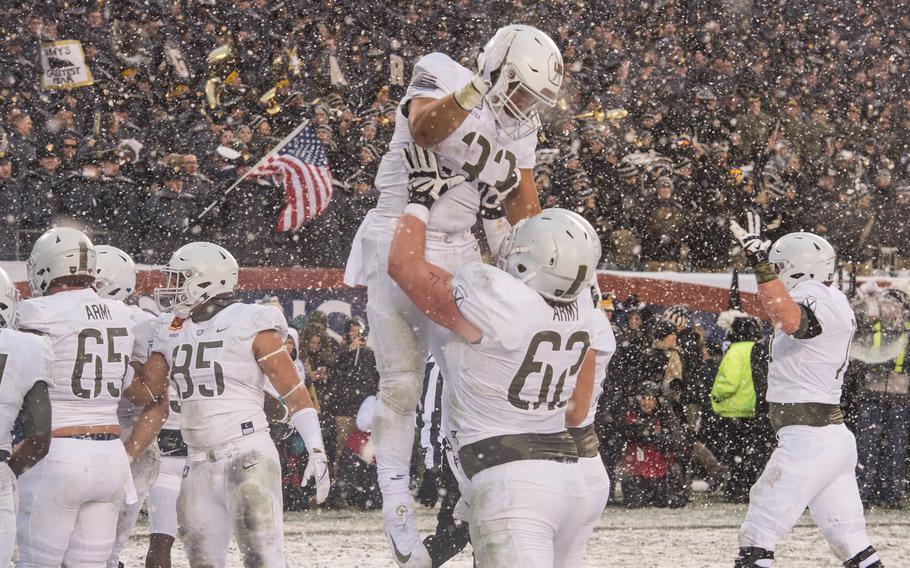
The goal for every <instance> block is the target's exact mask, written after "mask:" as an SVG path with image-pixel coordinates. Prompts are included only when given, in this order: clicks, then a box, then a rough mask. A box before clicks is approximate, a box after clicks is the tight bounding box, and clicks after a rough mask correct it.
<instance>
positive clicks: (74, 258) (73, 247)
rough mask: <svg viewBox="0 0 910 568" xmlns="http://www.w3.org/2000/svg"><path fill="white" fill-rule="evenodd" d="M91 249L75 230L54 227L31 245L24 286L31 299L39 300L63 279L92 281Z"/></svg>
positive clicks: (85, 239) (93, 247) (92, 261)
mask: <svg viewBox="0 0 910 568" xmlns="http://www.w3.org/2000/svg"><path fill="white" fill-rule="evenodd" d="M95 264H96V257H95V245H93V244H92V241H91V240H89V238H88V237H87V236H86V235H85V233H83V232H82V231H80V230H78V229H73V228H71V227H57V228H55V229H51V230H50V231H47V232H46V233H44V234H43V235H41V236H40V237H38V240H37V241H35V246H33V247H32V254H31V255H29V257H28V262H27V263H26V268H27V269H28V283H29V286H30V287H31V289H32V295H33V296H43V295H44V293H45V292H47V289H48V287H49V286H50V284H51V282H52V281H53V280H54V279H56V278H61V277H63V276H91V277H92V278H94V277H95Z"/></svg>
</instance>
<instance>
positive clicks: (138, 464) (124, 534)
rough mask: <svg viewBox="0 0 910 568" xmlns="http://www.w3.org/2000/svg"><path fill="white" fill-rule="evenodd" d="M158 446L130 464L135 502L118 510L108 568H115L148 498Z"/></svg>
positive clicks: (148, 448)
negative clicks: (115, 532) (118, 515)
mask: <svg viewBox="0 0 910 568" xmlns="http://www.w3.org/2000/svg"><path fill="white" fill-rule="evenodd" d="M158 466H159V461H158V444H157V443H156V442H152V443H151V444H150V445H149V447H147V448H146V449H145V450H144V451H143V452H142V453H141V454H140V455H139V457H138V458H136V459H135V460H134V461H133V463H131V464H130V473H131V474H132V476H133V487H135V488H136V502H135V503H132V504H129V505H127V504H126V503H124V504H123V508H122V509H120V517H119V518H118V519H117V538H116V539H115V540H114V548H113V549H112V550H111V556H110V558H108V560H107V565H108V568H117V563H118V558H119V556H120V551H121V550H123V547H124V545H126V541H127V540H129V538H130V535H131V534H133V529H134V528H135V527H136V521H137V520H139V510H140V509H141V508H142V504H143V503H144V502H145V498H146V497H148V494H149V490H150V489H151V488H152V485H153V484H154V483H155V478H157V477H158Z"/></svg>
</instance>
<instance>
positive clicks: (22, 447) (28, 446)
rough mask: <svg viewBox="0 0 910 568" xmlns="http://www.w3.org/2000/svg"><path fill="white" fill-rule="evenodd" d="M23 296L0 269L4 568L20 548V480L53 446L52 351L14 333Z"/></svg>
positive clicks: (0, 537) (0, 561) (0, 556)
mask: <svg viewBox="0 0 910 568" xmlns="http://www.w3.org/2000/svg"><path fill="white" fill-rule="evenodd" d="M18 303H19V291H18V290H17V289H16V285H15V284H13V282H12V280H10V278H9V276H7V274H6V272H5V271H4V270H3V269H2V268H0V566H9V563H10V559H12V557H13V550H14V548H15V546H16V480H15V478H16V477H19V476H20V475H22V473H23V472H25V471H26V470H27V469H29V468H30V467H32V466H34V465H35V464H36V463H38V461H39V460H41V458H43V457H44V456H45V455H47V450H48V448H49V447H50V444H51V402H50V399H49V398H48V394H47V386H48V384H49V383H51V382H52V378H51V361H53V355H51V351H50V346H49V345H48V342H47V341H46V339H45V338H43V337H41V336H38V335H31V334H28V333H21V332H19V331H16V327H17V325H18V321H17V318H16V308H17V304H18ZM20 412H21V415H22V430H23V434H24V436H25V437H24V439H23V440H22V442H20V443H19V444H18V445H17V446H16V449H15V451H14V450H13V438H12V429H13V424H14V423H15V421H16V418H17V417H18V416H19V415H20Z"/></svg>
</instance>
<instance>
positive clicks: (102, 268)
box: [92, 245, 136, 302]
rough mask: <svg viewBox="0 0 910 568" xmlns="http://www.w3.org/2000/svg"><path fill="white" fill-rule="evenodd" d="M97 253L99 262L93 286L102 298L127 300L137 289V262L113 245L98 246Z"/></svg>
mask: <svg viewBox="0 0 910 568" xmlns="http://www.w3.org/2000/svg"><path fill="white" fill-rule="evenodd" d="M95 254H96V255H97V258H98V262H97V265H96V266H95V283H94V284H93V285H92V287H93V288H94V289H95V291H96V292H98V295H99V296H101V297H102V298H110V299H111V300H120V301H121V302H125V301H126V299H127V298H129V297H130V296H131V295H132V294H133V291H135V290H136V263H135V262H133V259H132V258H131V257H130V255H128V254H126V253H125V252H123V251H122V250H120V249H118V248H117V247H112V246H111V245H98V246H96V247H95Z"/></svg>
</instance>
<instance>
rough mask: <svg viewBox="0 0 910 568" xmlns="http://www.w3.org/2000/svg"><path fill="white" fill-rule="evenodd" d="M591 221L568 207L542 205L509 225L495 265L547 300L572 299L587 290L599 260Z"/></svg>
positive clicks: (562, 300) (598, 244) (560, 300)
mask: <svg viewBox="0 0 910 568" xmlns="http://www.w3.org/2000/svg"><path fill="white" fill-rule="evenodd" d="M590 225H591V224H590V223H588V222H587V221H586V220H585V219H584V218H583V217H581V216H580V215H578V214H576V213H573V212H571V211H566V210H565V209H545V210H544V211H542V212H541V213H538V214H537V215H535V216H534V217H531V218H529V219H523V220H521V221H519V222H518V224H516V225H515V226H514V227H512V231H511V232H510V233H509V235H508V236H506V238H505V239H503V241H502V245H501V246H500V249H499V262H498V266H499V268H500V269H502V270H504V271H506V272H508V273H509V274H511V275H512V276H514V277H515V278H518V279H519V280H521V281H522V282H524V283H525V284H527V285H528V286H530V287H531V288H533V289H534V290H535V291H537V292H538V293H539V294H540V295H541V296H543V297H544V298H546V299H548V300H553V301H556V302H571V301H573V300H574V299H575V298H576V297H577V296H578V295H579V294H580V293H582V292H584V291H586V290H589V288H588V286H589V285H590V284H591V279H592V278H594V277H595V274H596V270H597V263H598V261H599V260H600V256H599V252H600V242H599V241H598V240H597V239H594V238H592V235H593V234H595V232H594V229H593V228H592V227H591V226H590Z"/></svg>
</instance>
